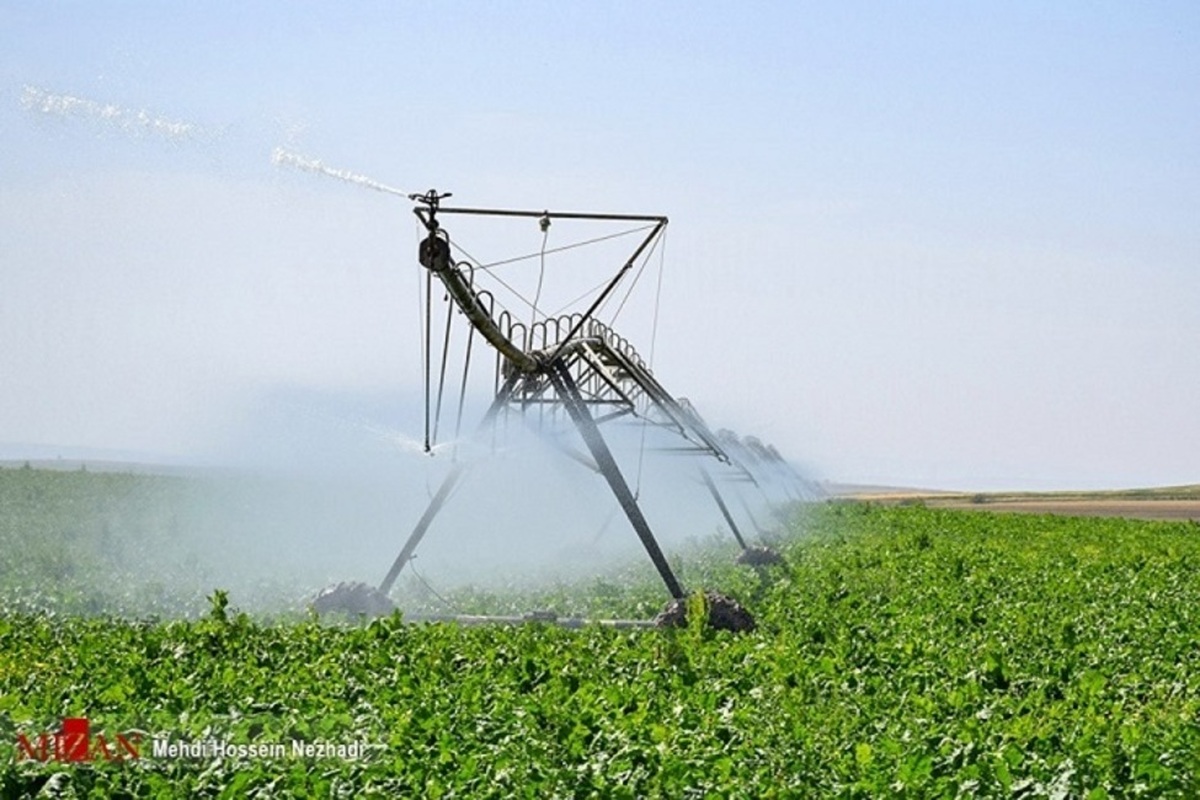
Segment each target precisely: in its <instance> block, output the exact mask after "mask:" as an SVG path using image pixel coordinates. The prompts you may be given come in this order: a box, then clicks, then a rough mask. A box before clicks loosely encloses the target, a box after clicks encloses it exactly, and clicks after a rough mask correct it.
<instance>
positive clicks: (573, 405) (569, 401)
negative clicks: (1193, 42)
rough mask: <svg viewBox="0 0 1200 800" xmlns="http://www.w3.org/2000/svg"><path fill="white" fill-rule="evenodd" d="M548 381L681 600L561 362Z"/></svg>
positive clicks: (675, 581) (680, 591) (679, 590)
mask: <svg viewBox="0 0 1200 800" xmlns="http://www.w3.org/2000/svg"><path fill="white" fill-rule="evenodd" d="M550 380H552V381H553V382H554V388H555V390H556V391H557V392H558V394H559V396H560V398H561V399H562V402H563V405H564V406H566V408H567V413H568V414H570V415H571V420H572V421H573V422H574V423H575V427H576V428H578V429H579V434H580V435H581V436H582V437H583V441H584V443H585V444H586V445H587V446H588V449H589V450H590V451H591V453H592V458H594V459H596V464H597V465H598V466H599V467H600V472H601V473H602V474H603V475H604V478H605V480H607V481H608V485H609V488H611V489H612V491H613V494H614V495H616V496H617V502H618V503H620V504H621V509H622V510H623V511H624V512H625V516H627V517H628V518H629V522H630V524H631V525H633V529H634V531H635V532H637V535H638V538H639V539H641V540H642V545H643V546H644V547H645V548H646V552H647V553H648V554H649V556H650V560H651V561H653V562H654V566H655V568H656V569H657V570H658V574H659V575H660V576H661V577H662V579H663V583H665V584H666V585H667V591H669V592H670V593H671V596H672V597H674V598H676V599H682V598H683V597H684V596H685V595H686V593H685V592H684V590H683V586H681V585H680V583H679V580H678V579H677V578H676V577H675V573H674V572H672V571H671V566H670V565H669V564H668V563H667V558H666V556H664V555H663V552H662V549H661V548H660V547H659V546H658V542H657V541H656V540H655V538H654V534H653V533H652V532H651V530H650V525H649V524H648V523H647V522H646V518H645V516H643V515H642V509H641V508H640V507H638V504H637V499H636V498H635V497H634V496H633V492H631V491H630V490H629V484H627V483H626V482H625V478H624V476H623V475H621V470H620V468H618V467H617V462H616V459H614V458H613V455H612V451H610V450H609V449H608V444H607V443H606V442H605V441H604V436H603V435H602V434H601V433H600V429H599V428H598V427H596V421H595V420H594V419H592V415H591V413H590V412H589V411H588V409H587V404H586V403H584V401H583V397H582V396H581V395H580V394H579V388H578V387H577V386H576V385H575V380H574V379H573V378H572V377H571V373H570V371H569V370H568V369H567V368H566V366H565V365H564V364H563V363H562V361H561V360H559V361H556V362H555V363H554V364H552V365H551V366H550Z"/></svg>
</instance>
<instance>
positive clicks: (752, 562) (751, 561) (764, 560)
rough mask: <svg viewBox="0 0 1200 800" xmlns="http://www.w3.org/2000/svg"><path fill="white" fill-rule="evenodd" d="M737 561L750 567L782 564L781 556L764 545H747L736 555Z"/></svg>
mask: <svg viewBox="0 0 1200 800" xmlns="http://www.w3.org/2000/svg"><path fill="white" fill-rule="evenodd" d="M737 563H739V564H747V565H749V566H751V567H765V566H769V565H771V564H782V563H783V556H781V555H779V553H777V552H775V551H774V550H772V549H771V548H769V547H767V546H766V545H758V546H755V547H747V548H746V549H745V550H743V551H742V552H741V553H740V554H739V555H738V557H737Z"/></svg>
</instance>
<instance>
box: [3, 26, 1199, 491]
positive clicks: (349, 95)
mask: <svg viewBox="0 0 1200 800" xmlns="http://www.w3.org/2000/svg"><path fill="white" fill-rule="evenodd" d="M30 88H32V89H33V90H36V92H40V93H42V94H39V95H37V96H38V97H45V96H50V95H56V96H61V95H70V96H74V97H77V98H81V99H86V100H88V101H92V102H95V103H97V104H99V106H101V107H102V106H105V105H111V106H112V107H114V108H117V109H120V110H121V111H122V112H127V115H126V116H118V117H113V116H111V115H110V117H109V118H108V119H107V120H105V119H103V118H101V117H100V116H98V115H97V114H95V113H89V112H87V111H79V110H76V111H75V112H71V113H52V112H51V113H47V112H44V111H42V110H39V108H38V107H37V104H36V103H33V104H31V103H30V102H28V98H29V97H30V95H29V91H30ZM23 98H25V99H26V102H23ZM142 110H145V111H146V112H147V115H148V117H150V118H154V117H160V118H162V119H165V120H169V121H177V122H187V123H189V124H191V125H192V126H193V127H192V128H191V129H190V132H189V133H188V134H187V135H184V136H181V137H177V138H175V139H170V138H168V137H166V136H163V135H161V134H160V133H155V132H153V131H151V130H148V129H147V128H145V127H139V126H138V125H137V124H136V122H134V121H133V120H135V115H136V113H137V112H139V111H142ZM114 120H115V121H114ZM0 141H3V142H4V146H3V148H0V281H2V291H0V374H3V375H4V376H5V377H4V380H5V384H6V386H7V387H8V388H7V389H6V391H5V392H4V397H3V398H2V399H0V442H33V443H39V444H47V445H51V446H63V447H65V446H71V445H82V446H89V447H102V448H120V449H138V450H149V451H164V452H180V453H186V452H190V451H193V450H196V449H200V448H202V447H203V445H204V443H205V442H207V441H209V440H211V439H213V438H214V437H219V436H220V435H221V432H222V430H223V428H224V427H225V426H228V425H229V424H230V419H231V418H234V417H236V415H237V413H238V409H240V408H242V407H243V406H245V405H247V404H252V400H251V398H253V397H256V396H260V395H261V394H262V393H263V392H268V391H270V388H271V387H272V386H279V385H289V386H306V387H312V388H313V389H315V390H320V391H323V392H333V393H335V394H336V393H337V392H344V393H346V394H347V395H348V396H351V395H354V394H355V393H365V392H380V391H387V390H393V391H397V392H399V391H406V390H407V389H409V388H411V387H412V386H413V385H414V384H415V383H416V381H417V380H418V379H419V366H418V361H417V354H416V346H415V344H414V343H413V338H414V335H415V331H416V330H417V327H416V326H417V322H416V317H417V309H416V304H415V301H414V300H413V299H412V298H411V295H412V293H413V292H415V289H416V279H415V278H414V277H413V276H414V274H415V271H416V269H417V268H416V266H415V263H414V261H413V258H412V252H413V243H414V233H413V229H412V223H411V222H410V220H409V218H408V217H409V214H408V204H407V203H406V202H404V201H401V200H399V199H397V198H392V197H389V196H387V195H383V194H378V193H373V192H369V191H366V190H363V189H361V188H357V187H353V186H347V185H344V184H341V183H338V182H336V181H333V180H329V179H325V178H321V177H319V176H314V175H308V174H304V173H298V172H296V171H294V170H292V171H289V170H281V169H278V168H276V167H274V166H272V165H271V163H270V154H271V152H272V150H273V149H274V148H275V147H277V146H286V147H289V148H292V149H294V150H295V151H296V152H298V153H302V154H304V155H306V156H309V157H313V158H320V159H322V160H323V161H324V162H325V163H327V164H329V165H330V166H333V167H338V168H344V169H349V170H354V171H357V172H360V173H363V174H366V175H369V176H371V177H372V178H375V179H377V180H379V181H381V182H383V183H385V184H389V185H393V186H398V187H400V188H402V189H405V190H411V191H417V190H424V189H426V188H429V187H430V186H437V187H439V188H443V189H446V190H451V191H453V192H454V193H455V199H456V200H458V201H461V202H462V203H463V204H470V205H503V206H516V207H530V208H557V209H587V210H603V211H618V212H635V211H636V212H647V213H661V214H666V215H668V216H670V217H671V226H670V236H669V240H668V248H667V254H666V260H665V278H664V289H663V292H664V294H663V304H662V317H661V319H660V322H659V335H658V339H657V343H656V353H655V369H656V373H657V374H658V375H659V376H660V377H661V378H662V379H663V382H664V383H665V384H666V385H667V386H668V387H669V388H670V389H672V390H673V391H675V392H677V393H679V394H682V395H686V396H687V397H689V398H690V399H691V400H692V401H693V402H694V403H695V404H696V406H697V407H698V408H699V409H700V410H701V411H702V412H703V413H705V414H706V415H707V417H708V418H709V420H710V422H712V423H713V424H714V425H718V426H728V427H732V428H734V429H736V430H739V431H741V432H742V433H755V434H758V435H759V436H761V437H762V438H764V439H766V440H767V441H771V442H774V443H775V444H776V445H777V446H778V447H779V448H780V449H781V450H782V451H783V452H784V453H785V454H786V455H788V456H789V457H791V458H792V459H794V460H796V461H798V462H800V463H802V464H804V465H806V467H808V468H809V469H810V471H811V472H813V473H814V474H816V475H817V476H818V477H823V478H828V479H832V480H845V481H864V482H885V483H893V484H908V485H927V486H946V487H958V488H1000V487H1014V488H1020V487H1032V488H1043V487H1062V488H1069V487H1093V486H1095V487H1100V486H1120V485H1145V484H1163V483H1188V482H1195V481H1197V480H1200V455H1198V453H1200V413H1197V411H1196V408H1197V407H1198V406H1200V403H1198V402H1197V400H1198V398H1200V355H1197V354H1198V353H1200V347H1198V346H1197V344H1198V343H1200V313H1198V309H1200V6H1197V5H1195V4H1194V3H1144V4H1131V3H1090V2H1089V3H1053V4H1047V3H972V4H966V3H904V4H882V3H828V4H802V3H737V4H734V3H695V2H689V3H654V4H634V3H589V4H582V3H579V4H569V3H542V4H534V3H509V4H503V3H438V4H431V3H421V4H417V3H411V4H410V3H351V4H336V5H335V4H292V3H287V4H284V3H278V4H276V3H246V4H240V5H239V6H238V7H237V8H234V7H232V4H189V5H187V6H186V7H182V4H171V3H103V4H99V3H40V4H36V5H35V4H26V3H14V2H4V3H0ZM522 235H523V236H524V237H525V238H523V239H521V240H520V242H514V247H516V248H517V249H521V248H524V247H526V245H528V243H529V242H530V241H534V244H535V245H536V237H532V238H531V236H530V235H528V234H522ZM630 325H631V328H632V332H631V338H634V339H635V344H638V346H639V347H640V348H641V349H643V351H645V350H646V348H647V347H648V344H647V343H645V339H644V338H641V339H639V338H637V337H636V336H634V333H637V334H638V336H643V337H644V333H645V331H646V329H647V326H646V325H645V319H644V318H643V319H640V320H639V319H634V320H630ZM414 418H415V414H414ZM406 424H407V423H406Z"/></svg>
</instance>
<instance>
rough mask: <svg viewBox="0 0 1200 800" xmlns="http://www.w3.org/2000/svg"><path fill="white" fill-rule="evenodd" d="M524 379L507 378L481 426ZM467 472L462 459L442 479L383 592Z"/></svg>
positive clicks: (388, 578) (388, 587)
mask: <svg viewBox="0 0 1200 800" xmlns="http://www.w3.org/2000/svg"><path fill="white" fill-rule="evenodd" d="M519 380H520V375H518V374H517V373H513V375H512V376H510V377H509V378H508V380H507V381H505V383H504V385H503V386H502V387H500V391H499V392H498V393H497V394H496V399H495V400H493V401H492V405H491V408H489V409H488V411H487V414H485V415H484V417H483V421H482V422H480V423H479V429H480V430H483V429H484V428H487V427H488V426H489V425H491V424H492V422H493V421H495V419H496V415H497V414H498V413H500V409H501V408H503V407H504V406H505V405H507V404H508V401H509V400H510V399H512V396H513V391H514V390H515V388H516V386H517V382H518V381H519ZM466 471H467V465H466V462H463V461H459V462H458V463H456V464H455V465H454V467H453V468H451V470H450V473H449V474H448V475H446V477H445V478H444V479H443V480H442V485H441V486H439V487H438V490H437V493H436V494H435V495H434V496H433V499H432V500H430V501H429V506H428V507H426V509H425V513H424V514H422V515H421V519H420V520H419V521H418V522H417V526H416V527H415V528H413V531H412V533H410V534H409V535H408V541H406V542H405V543H404V547H403V548H402V549H401V550H400V555H398V556H396V560H395V561H393V562H392V568H391V569H389V570H388V574H387V576H386V577H384V579H383V582H382V583H380V584H379V591H380V592H382V593H383V594H387V593H388V592H390V591H391V590H392V584H394V583H395V582H396V577H397V576H398V575H399V574H400V570H402V569H404V565H405V564H407V563H408V560H409V559H410V558H412V554H413V551H414V550H416V549H417V545H419V544H420V543H421V540H422V539H423V538H425V532H426V531H427V530H429V526H430V525H431V524H432V523H433V518H434V517H436V516H437V514H438V512H439V511H441V510H442V506H444V505H445V504H446V499H447V498H448V497H449V496H450V492H452V491H453V490H454V487H455V486H457V485H458V482H459V481H460V480H462V477H463V475H464V474H465V473H466Z"/></svg>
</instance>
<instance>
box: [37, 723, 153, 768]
mask: <svg viewBox="0 0 1200 800" xmlns="http://www.w3.org/2000/svg"><path fill="white" fill-rule="evenodd" d="M91 731H92V728H91V723H90V722H89V721H88V719H87V718H86V717H67V718H66V719H64V720H63V722H62V729H61V730H60V731H58V732H56V733H46V732H42V733H39V734H37V735H36V736H34V737H33V738H32V739H31V738H30V737H28V736H26V735H25V734H23V733H18V734H17V760H18V761H21V760H26V759H28V760H33V761H125V760H127V759H137V758H141V752H140V747H141V742H142V736H141V734H138V733H128V734H125V733H118V734H116V735H115V736H112V737H108V736H105V735H104V734H103V733H97V734H96V735H95V736H93V735H92V732H91Z"/></svg>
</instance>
